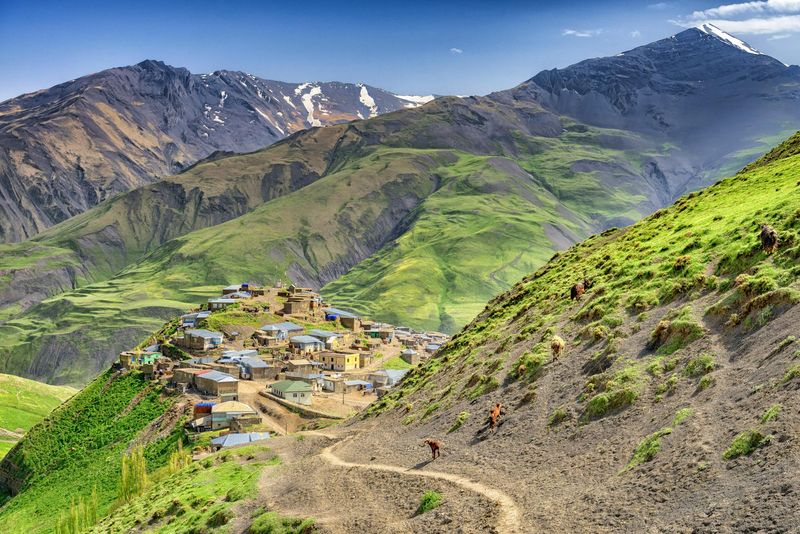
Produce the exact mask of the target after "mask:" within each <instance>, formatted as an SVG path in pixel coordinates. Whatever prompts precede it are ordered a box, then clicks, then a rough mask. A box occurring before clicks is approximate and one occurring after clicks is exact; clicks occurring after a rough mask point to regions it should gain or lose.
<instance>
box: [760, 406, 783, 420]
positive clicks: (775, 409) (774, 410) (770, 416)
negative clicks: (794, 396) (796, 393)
mask: <svg viewBox="0 0 800 534" xmlns="http://www.w3.org/2000/svg"><path fill="white" fill-rule="evenodd" d="M782 408H783V407H782V406H781V405H780V404H777V403H776V404H773V405H772V406H770V407H769V408H767V411H765V412H764V414H763V415H762V416H761V422H762V423H769V422H770V421H774V420H775V419H777V418H778V414H779V413H781V409H782Z"/></svg>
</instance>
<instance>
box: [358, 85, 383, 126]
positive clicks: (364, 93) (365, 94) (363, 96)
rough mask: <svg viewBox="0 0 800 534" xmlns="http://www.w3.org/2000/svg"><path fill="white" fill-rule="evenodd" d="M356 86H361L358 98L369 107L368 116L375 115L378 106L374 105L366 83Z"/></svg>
mask: <svg viewBox="0 0 800 534" xmlns="http://www.w3.org/2000/svg"><path fill="white" fill-rule="evenodd" d="M358 86H359V87H361V92H360V93H359V95H358V99H359V100H360V101H361V103H362V104H364V106H365V107H367V108H369V116H370V118H372V117H376V116H377V115H378V106H376V105H375V99H374V98H372V97H371V96H370V94H369V91H368V90H367V86H366V85H364V84H363V83H360V84H358Z"/></svg>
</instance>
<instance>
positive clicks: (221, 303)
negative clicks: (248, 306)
mask: <svg viewBox="0 0 800 534" xmlns="http://www.w3.org/2000/svg"><path fill="white" fill-rule="evenodd" d="M235 303H236V300H235V299H232V298H228V297H216V298H210V299H208V308H209V309H210V310H224V309H225V308H227V307H228V306H230V305H231V304H235Z"/></svg>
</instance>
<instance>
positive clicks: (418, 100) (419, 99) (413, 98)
mask: <svg viewBox="0 0 800 534" xmlns="http://www.w3.org/2000/svg"><path fill="white" fill-rule="evenodd" d="M394 96H396V97H397V98H399V99H400V100H405V101H407V102H411V103H413V104H415V105H414V106H409V105H408V104H406V106H405V107H416V106H421V105H422V104H427V103H428V102H430V101H431V100H433V99H434V98H436V97H435V96H433V95H426V96H417V95H394Z"/></svg>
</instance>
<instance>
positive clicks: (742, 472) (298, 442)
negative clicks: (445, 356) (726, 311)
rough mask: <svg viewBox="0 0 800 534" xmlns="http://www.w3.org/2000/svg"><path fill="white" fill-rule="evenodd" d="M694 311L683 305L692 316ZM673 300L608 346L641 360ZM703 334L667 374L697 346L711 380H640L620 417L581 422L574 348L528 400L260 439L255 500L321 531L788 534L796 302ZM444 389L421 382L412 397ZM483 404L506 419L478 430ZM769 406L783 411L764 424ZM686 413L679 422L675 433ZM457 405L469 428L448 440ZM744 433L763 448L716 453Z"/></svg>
mask: <svg viewBox="0 0 800 534" xmlns="http://www.w3.org/2000/svg"><path fill="white" fill-rule="evenodd" d="M685 304H686V303H684V302H681V303H677V304H676V305H674V306H682V305H685ZM707 305H708V302H705V300H704V299H698V300H696V301H694V302H692V309H693V313H694V315H695V317H696V318H698V319H699V318H700V317H702V316H703V314H702V310H704V309H705V307H706V306H707ZM674 306H670V307H668V308H663V309H660V310H654V311H653V313H651V314H650V316H649V318H648V319H647V320H645V321H643V322H636V321H635V320H631V321H630V323H629V324H627V325H626V328H627V329H628V330H629V332H628V333H629V335H628V337H626V338H625V339H624V341H623V345H622V346H621V347H620V351H621V352H624V353H627V354H633V355H637V354H641V353H643V352H645V349H644V347H645V345H646V343H647V341H648V340H649V336H650V332H651V331H652V330H653V329H654V328H655V327H656V325H657V324H658V322H659V320H660V319H661V317H662V316H663V314H665V313H667V311H668V310H669V309H671V308H672V307H674ZM701 322H702V321H701ZM702 324H703V327H704V328H705V329H706V335H704V336H703V337H701V338H700V339H698V340H697V341H695V342H693V343H691V344H690V345H688V346H687V347H686V348H684V349H682V350H680V351H678V352H677V353H676V354H675V356H674V357H676V358H678V359H679V360H680V361H681V363H679V364H678V368H680V367H681V365H682V363H683V362H685V361H687V360H689V359H690V358H692V357H694V356H696V355H698V354H700V353H701V352H704V351H710V352H713V353H715V354H716V355H717V357H716V369H715V370H714V371H713V373H712V374H711V376H713V378H714V385H713V386H711V387H709V388H707V389H705V390H700V389H699V388H698V382H699V379H696V378H690V377H681V378H680V380H678V382H677V384H676V386H675V387H674V389H673V391H672V392H671V393H667V394H665V395H664V397H663V399H662V400H660V401H657V400H656V399H655V395H656V392H655V387H653V386H654V384H651V385H648V386H647V387H645V389H644V390H643V393H642V395H641V396H640V398H639V399H637V401H636V402H635V403H634V404H633V405H632V406H630V407H628V408H627V409H623V410H620V411H617V412H616V413H612V414H610V415H607V416H606V417H604V418H601V419H599V420H596V421H592V422H586V421H582V420H581V419H580V415H581V414H580V413H577V412H576V410H575V409H574V406H576V399H575V395H576V392H579V391H580V390H581V389H582V387H583V383H584V382H585V381H586V378H587V376H586V371H585V368H584V365H585V364H586V362H587V361H588V360H589V359H590V358H591V356H592V355H593V353H594V352H595V347H593V345H592V344H588V345H587V344H582V345H581V346H577V347H576V346H574V345H575V343H573V344H570V345H569V346H568V348H567V351H566V355H565V356H563V357H562V358H561V359H559V360H558V361H556V362H551V363H548V364H547V365H546V367H545V369H544V372H543V375H542V376H541V377H540V378H538V380H537V381H536V390H535V392H536V393H535V397H534V398H533V400H530V401H526V400H524V399H525V397H526V395H528V393H529V386H528V384H526V383H520V382H510V381H507V382H506V383H505V384H504V385H503V386H501V387H500V388H499V389H497V390H496V391H494V392H491V393H489V394H487V395H484V396H482V397H479V398H477V399H476V400H473V401H468V400H461V401H456V402H453V403H452V404H451V405H449V406H446V407H445V408H442V409H439V410H436V411H434V412H433V414H432V415H430V416H429V417H427V418H424V419H423V421H422V422H419V423H412V424H407V425H406V424H403V419H404V418H405V417H406V413H405V409H395V410H393V411H390V412H388V413H386V414H384V415H381V416H379V417H378V418H367V419H364V418H355V419H353V420H351V421H349V422H348V423H345V424H343V425H341V426H340V427H338V428H330V429H326V430H325V431H324V434H325V435H321V434H307V435H305V437H303V438H300V437H297V436H294V437H292V436H290V437H286V438H281V439H279V440H273V442H272V444H273V445H274V446H275V449H276V452H277V453H278V454H279V455H280V456H281V458H282V459H283V461H284V467H282V468H281V470H280V471H279V475H278V476H277V478H276V477H275V476H273V475H270V476H269V477H267V476H265V478H264V479H263V480H262V486H261V487H262V496H261V498H262V499H263V500H264V502H265V503H266V504H267V506H268V507H270V508H273V509H277V510H279V511H280V512H282V513H286V514H290V515H296V516H300V517H314V518H315V519H317V523H318V526H320V528H321V529H322V531H323V532H687V533H688V532H800V508H799V507H798V506H797V503H798V497H797V492H798V491H799V490H800V474H799V473H800V471H798V468H799V467H800V446H799V445H798V443H800V441H799V440H798V438H800V436H799V435H798V434H799V432H798V430H800V417H799V416H798V410H800V400H798V396H797V389H798V383H797V382H798V381H797V380H794V381H788V382H784V375H785V373H786V370H787V368H789V367H790V366H792V365H794V364H796V363H798V360H797V359H795V356H794V355H795V352H796V351H797V349H798V348H800V346H798V344H797V343H796V342H795V343H792V344H789V345H786V346H785V347H783V348H780V347H781V342H782V341H783V340H785V339H786V338H787V336H789V335H796V334H798V325H799V324H800V306H795V307H793V308H789V309H788V310H786V311H785V312H784V313H783V314H782V315H780V316H778V317H777V318H775V319H774V320H773V321H772V322H771V323H769V324H768V325H767V326H765V327H763V328H761V329H760V330H757V331H755V332H744V331H741V330H734V331H730V330H727V329H726V330H722V329H720V328H719V325H715V324H712V323H710V322H703V323H702ZM562 327H563V333H564V334H566V335H565V338H566V339H573V336H572V335H573V334H575V333H576V332H575V331H572V329H576V328H577V327H576V326H575V325H572V324H571V323H569V322H568V321H565V322H564V323H563V325H562ZM512 356H513V355H512ZM508 361H514V358H513V357H512V358H509V359H508ZM447 380H448V378H447V377H446V376H442V377H434V378H433V379H432V383H431V384H430V386H429V387H427V388H425V389H428V390H435V389H436V388H440V387H443V386H444V385H445V383H446V382H445V381H447ZM496 402H501V403H503V404H504V405H505V406H506V414H505V415H504V416H503V417H501V420H500V424H499V426H498V429H497V431H496V432H495V433H491V432H489V431H488V429H487V417H488V412H489V409H490V407H491V406H493V405H494V404H495V403H496ZM775 403H779V404H781V406H782V410H781V412H780V414H779V415H778V417H777V418H776V419H775V420H773V421H770V422H767V423H762V422H761V416H762V414H763V413H764V412H765V410H766V409H767V408H768V407H770V406H771V405H773V404H775ZM559 406H566V407H567V411H568V412H569V416H568V417H569V418H568V419H567V420H566V421H565V422H563V423H561V424H560V425H556V426H552V427H551V426H550V425H549V424H548V418H549V417H550V415H551V414H552V412H553V410H555V409H556V408H557V407H559ZM685 407H691V409H692V415H691V416H689V417H688V418H687V419H686V420H685V421H684V422H682V423H680V424H677V425H676V424H674V416H675V413H676V412H677V411H678V410H679V409H681V408H685ZM423 408H424V407H423ZM463 411H467V412H469V413H470V416H469V418H468V419H467V421H466V422H465V423H464V425H463V426H462V427H461V428H460V429H459V430H457V431H455V432H453V433H449V434H448V433H447V430H448V429H449V428H450V427H451V425H452V423H453V421H454V420H455V418H456V416H457V415H458V414H459V413H461V412H463ZM664 427H670V428H672V429H673V432H672V433H671V434H669V435H666V436H664V437H663V438H662V441H661V450H660V451H659V452H658V454H656V456H655V458H654V459H652V460H651V461H649V462H645V463H643V464H641V465H639V466H636V467H633V468H631V469H627V470H626V469H625V467H626V465H627V464H628V462H629V460H630V459H631V456H632V454H633V452H634V449H635V448H636V446H637V444H639V443H640V442H641V441H642V439H643V438H644V437H645V436H647V435H649V434H651V433H653V432H655V431H657V430H658V429H661V428H664ZM751 428H753V429H759V430H760V431H762V432H763V433H765V434H768V435H770V436H771V441H770V442H769V443H768V444H767V445H766V446H764V447H762V448H759V449H757V450H756V451H755V452H753V454H752V455H750V456H743V457H740V458H737V459H733V460H725V459H723V457H722V454H723V451H724V450H725V449H726V448H727V447H728V446H729V445H730V444H731V441H732V440H733V438H734V436H735V435H736V434H738V433H739V432H742V431H744V430H748V429H751ZM429 436H433V437H436V438H437V439H442V440H443V441H444V443H445V446H444V452H443V454H442V456H441V458H439V459H437V460H435V461H433V462H429V461H428V460H429V458H430V451H429V449H428V448H427V447H425V448H422V447H421V442H422V440H423V439H424V438H426V437H429ZM429 489H433V490H437V491H440V492H441V493H442V494H443V495H444V496H445V504H444V505H443V506H442V507H440V508H439V509H437V510H435V511H432V512H429V513H427V514H423V515H422V516H415V515H414V511H415V509H416V507H417V505H418V503H419V499H420V497H421V495H422V494H423V492H424V491H426V490H429Z"/></svg>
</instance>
